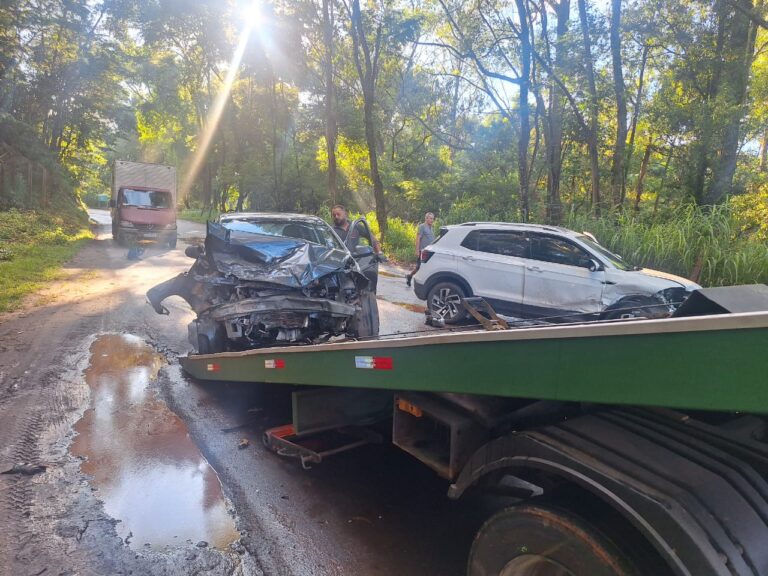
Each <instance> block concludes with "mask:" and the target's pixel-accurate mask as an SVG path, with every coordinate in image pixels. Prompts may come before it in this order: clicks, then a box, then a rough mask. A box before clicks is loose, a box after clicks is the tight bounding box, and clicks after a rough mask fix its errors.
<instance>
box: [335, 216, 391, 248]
mask: <svg viewBox="0 0 768 576" xmlns="http://www.w3.org/2000/svg"><path fill="white" fill-rule="evenodd" d="M331 216H333V231H334V232H336V234H338V235H339V238H341V241H342V242H345V243H346V242H347V235H350V236H349V238H350V241H349V243H348V244H347V246H349V248H350V249H352V250H354V248H355V247H356V246H357V244H358V242H360V232H361V229H360V227H358V226H355V229H354V230H350V229H349V227H350V222H349V218H348V217H347V209H346V208H345V207H344V206H343V205H341V204H336V206H334V207H333V208H331ZM362 232H363V233H365V230H362ZM370 240H371V246H372V247H373V252H374V254H381V244H380V243H379V241H378V240H376V238H374V237H373V234H371V238H370Z"/></svg>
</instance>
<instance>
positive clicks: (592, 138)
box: [578, 0, 601, 216]
mask: <svg viewBox="0 0 768 576" xmlns="http://www.w3.org/2000/svg"><path fill="white" fill-rule="evenodd" d="M578 6H579V19H580V20H581V36H582V41H583V43H584V68H585V71H586V75H587V84H588V88H589V129H588V130H587V135H586V136H587V148H588V149H589V167H590V175H591V181H592V195H591V198H592V211H593V212H594V213H595V214H596V215H597V216H599V215H600V212H601V199H600V164H599V162H598V156H597V154H598V150H597V121H598V117H597V115H598V112H599V105H598V102H597V86H596V84H595V68H594V64H593V62H592V40H591V39H590V32H589V20H588V15H587V3H586V0H578Z"/></svg>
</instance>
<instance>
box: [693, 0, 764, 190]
mask: <svg viewBox="0 0 768 576" xmlns="http://www.w3.org/2000/svg"><path fill="white" fill-rule="evenodd" d="M744 4H747V5H748V6H749V9H750V10H751V9H752V3H751V1H750V0H746V1H745V2H744ZM728 25H729V27H730V34H729V35H728V40H729V42H728V50H727V54H728V64H729V65H728V66H727V68H726V69H725V70H724V72H725V74H724V78H723V86H722V94H723V96H724V97H727V99H728V102H727V104H730V106H728V108H727V109H729V110H732V112H731V113H730V114H729V115H728V116H729V117H728V119H727V124H726V127H725V134H724V136H723V140H722V145H721V147H720V150H719V153H718V154H717V155H716V158H715V161H714V162H713V163H712V185H711V186H710V187H709V190H707V192H706V193H705V195H704V204H705V205H714V204H719V203H721V202H723V201H724V200H725V199H726V198H727V197H728V195H729V194H730V193H731V186H732V185H733V175H734V174H735V173H736V161H737V159H738V154H739V145H740V133H741V130H740V128H741V123H742V121H743V120H744V117H745V116H746V115H747V111H748V104H747V90H748V86H749V73H750V70H751V68H752V61H753V59H754V54H755V39H756V37H757V25H755V24H753V23H752V22H751V21H750V19H749V17H748V16H747V15H746V14H744V13H742V12H740V11H738V10H737V11H736V12H735V13H734V14H731V17H730V18H729V20H728Z"/></svg>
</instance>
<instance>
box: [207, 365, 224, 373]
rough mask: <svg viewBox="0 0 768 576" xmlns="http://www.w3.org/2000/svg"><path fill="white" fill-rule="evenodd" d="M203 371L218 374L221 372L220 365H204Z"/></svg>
mask: <svg viewBox="0 0 768 576" xmlns="http://www.w3.org/2000/svg"><path fill="white" fill-rule="evenodd" d="M205 369H206V370H208V372H218V371H219V370H221V365H219V364H206V366H205Z"/></svg>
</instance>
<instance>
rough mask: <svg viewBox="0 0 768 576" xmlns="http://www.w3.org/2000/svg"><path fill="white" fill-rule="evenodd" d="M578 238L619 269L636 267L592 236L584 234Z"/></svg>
mask: <svg viewBox="0 0 768 576" xmlns="http://www.w3.org/2000/svg"><path fill="white" fill-rule="evenodd" d="M576 239H577V240H579V241H580V242H581V243H582V244H586V245H587V246H589V248H590V249H592V250H593V251H595V252H597V253H598V254H600V256H602V257H603V258H605V259H606V260H608V261H609V262H610V263H611V264H612V265H613V266H614V267H615V268H618V269H619V270H634V269H635V267H634V266H631V265H629V264H627V263H626V262H624V260H623V259H622V258H621V256H619V255H618V254H614V253H613V252H611V251H610V250H607V249H606V248H603V247H602V246H600V244H598V243H597V242H595V241H594V240H592V238H590V237H589V236H583V235H582V236H577V237H576Z"/></svg>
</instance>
